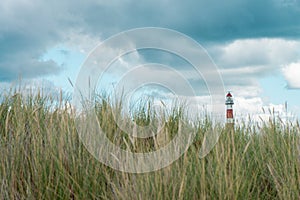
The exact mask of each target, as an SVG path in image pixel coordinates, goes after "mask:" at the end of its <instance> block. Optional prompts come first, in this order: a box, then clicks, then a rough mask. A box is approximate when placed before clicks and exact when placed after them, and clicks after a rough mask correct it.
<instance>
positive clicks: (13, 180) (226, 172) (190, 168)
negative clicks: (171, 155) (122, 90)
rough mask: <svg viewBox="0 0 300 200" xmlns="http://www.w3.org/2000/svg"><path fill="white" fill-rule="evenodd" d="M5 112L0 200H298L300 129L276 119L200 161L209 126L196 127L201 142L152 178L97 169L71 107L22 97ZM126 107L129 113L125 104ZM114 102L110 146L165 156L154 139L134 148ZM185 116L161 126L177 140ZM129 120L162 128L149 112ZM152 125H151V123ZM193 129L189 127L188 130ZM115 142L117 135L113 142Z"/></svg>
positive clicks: (102, 110)
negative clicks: (158, 151)
mask: <svg viewBox="0 0 300 200" xmlns="http://www.w3.org/2000/svg"><path fill="white" fill-rule="evenodd" d="M2 99H3V100H2V102H1V104H0V199H205V198H207V199H258V198H259V199H298V198H299V194H300V163H299V162H300V160H299V155H300V154H299V149H298V146H299V133H300V127H299V124H289V123H288V122H287V123H284V122H282V121H280V120H279V119H272V118H271V119H270V121H269V122H264V123H262V124H258V125H251V126H250V125H246V124H236V125H235V128H234V130H232V129H230V128H228V127H225V126H220V127H219V128H218V130H219V131H221V132H222V134H221V136H220V139H219V141H218V143H217V144H216V146H215V147H214V148H213V150H212V151H211V152H210V153H209V154H208V155H207V156H206V157H204V158H203V159H199V156H198V155H199V154H198V153H199V149H200V147H201V143H202V140H203V137H204V135H205V134H206V132H207V130H209V129H211V128H212V127H211V126H212V123H211V121H210V120H209V119H206V120H199V121H198V122H195V123H194V124H193V125H191V126H190V129H191V130H192V131H193V132H194V133H195V134H196V137H195V141H194V143H193V145H191V146H190V147H189V149H188V151H186V152H185V153H184V155H183V156H181V157H180V158H179V159H178V160H177V161H175V162H174V163H172V164H171V165H170V166H168V167H165V168H163V169H161V170H158V171H154V172H150V173H145V174H129V173H125V172H120V171H115V170H113V169H111V168H109V167H107V166H105V165H103V164H102V163H100V162H98V161H97V160H96V159H95V158H94V157H93V156H92V155H91V154H90V153H89V152H88V151H87V150H86V149H85V147H84V145H83V144H82V143H81V141H80V139H79V136H78V134H77V131H76V124H75V115H74V113H73V112H72V110H71V109H70V106H69V104H68V102H65V101H63V100H62V99H61V98H59V97H57V98H53V97H49V96H41V95H35V96H29V97H28V96H27V97H24V96H22V95H20V94H18V93H15V94H12V95H8V96H3V97H2ZM119 106H120V107H121V106H122V105H121V104H119ZM120 107H119V108H118V105H117V104H114V105H112V104H111V103H110V101H108V99H105V100H101V101H98V102H97V104H96V112H97V117H98V119H99V121H100V124H101V126H102V128H104V129H105V132H106V133H107V136H108V138H109V139H110V140H111V141H112V142H114V143H115V144H117V145H119V146H121V147H122V148H124V149H130V150H131V151H135V152H145V151H146V152H147V151H153V150H155V149H157V148H159V147H160V146H159V144H158V145H157V141H156V139H155V138H146V139H139V140H138V139H137V140H136V141H135V142H134V143H133V142H132V141H130V138H128V135H127V134H126V133H125V132H123V131H122V130H120V129H119V128H118V126H117V125H116V123H115V121H114V118H113V117H114V116H112V110H113V109H120ZM183 110H184V108H181V107H179V108H175V109H174V110H173V112H171V113H170V114H169V115H165V116H164V117H161V118H159V120H162V123H165V128H164V130H163V132H164V133H165V134H166V135H167V136H168V138H172V137H173V135H174V133H176V132H177V131H178V120H179V119H182V120H186V121H187V118H186V117H185V112H184V111H183ZM140 111H143V112H140V113H139V112H138V111H137V112H136V113H134V114H133V115H132V116H133V117H127V118H126V116H123V117H124V121H126V120H132V118H133V120H136V121H137V123H139V124H143V123H144V124H146V125H147V124H149V121H151V120H158V118H157V115H156V114H155V112H154V111H151V110H149V109H148V108H145V110H140ZM150 119H151V120H150ZM186 124H188V122H186ZM114 134H115V135H114Z"/></svg>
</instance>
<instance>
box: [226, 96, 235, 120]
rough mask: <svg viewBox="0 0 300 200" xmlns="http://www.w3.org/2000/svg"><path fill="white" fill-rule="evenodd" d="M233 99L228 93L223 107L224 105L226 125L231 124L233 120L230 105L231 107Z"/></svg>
mask: <svg viewBox="0 0 300 200" xmlns="http://www.w3.org/2000/svg"><path fill="white" fill-rule="evenodd" d="M233 104H234V103H233V98H232V95H231V93H230V92H228V94H227V95H226V101H225V105H226V107H227V108H226V123H227V124H233V123H234V119H233V109H232V105H233Z"/></svg>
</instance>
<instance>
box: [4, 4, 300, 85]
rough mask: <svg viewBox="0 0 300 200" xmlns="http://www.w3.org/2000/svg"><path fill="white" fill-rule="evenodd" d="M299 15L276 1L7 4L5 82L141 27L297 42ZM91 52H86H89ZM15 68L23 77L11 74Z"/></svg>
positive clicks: (51, 68)
mask: <svg viewBox="0 0 300 200" xmlns="http://www.w3.org/2000/svg"><path fill="white" fill-rule="evenodd" d="M133 8H134V9H133ZM298 11H299V3H297V1H290V2H287V1H274V0H267V1H264V2H261V1H258V0H254V1H238V0H229V1H226V2H224V3H220V2H219V1H216V0H213V1H210V2H207V1H185V2H182V1H171V0H163V1H159V2H158V1H138V2H137V1H133V0H125V1H121V2H120V1H109V2H105V1H97V0H88V1H75V2H74V1H73V2H58V1H53V2H49V1H48V2H46V1H38V0H33V1H24V0H3V1H2V2H1V5H0V52H1V53H0V69H1V74H6V75H3V76H2V79H1V80H0V81H4V80H5V81H9V80H12V79H14V78H16V77H17V76H18V73H22V74H23V76H24V77H35V76H41V75H42V74H44V75H48V74H53V73H58V72H60V70H61V68H59V66H58V65H57V64H56V63H54V62H51V63H43V62H41V61H40V58H41V57H42V56H43V54H44V53H45V52H46V51H47V50H48V49H49V48H52V47H54V46H57V45H59V44H63V43H65V42H67V41H71V42H74V43H75V44H76V45H78V46H82V44H83V43H86V42H90V41H88V40H89V38H100V37H101V38H107V37H109V36H111V35H112V34H115V33H118V32H119V31H123V30H126V29H130V28H135V27H144V26H161V27H166V28H172V29H175V30H178V31H181V32H183V33H185V34H187V35H189V36H192V37H193V38H195V39H197V40H199V41H201V42H220V41H221V42H226V41H232V40H235V39H238V38H249V37H251V38H257V37H282V38H296V37H299V32H300V30H299V27H300V12H298ZM78 34H79V35H81V36H82V37H83V36H87V38H86V40H84V39H83V40H80V41H79V40H78V38H76V37H77V36H76V35H78ZM74 35H75V36H74ZM70 38H71V39H70ZM81 39H82V38H81ZM77 42H80V43H82V44H79V43H77ZM86 49H87V48H86V47H83V48H81V50H82V52H84V53H85V52H86ZM88 49H89V48H88ZM20 55H22V56H20ZM257 59H259V56H258V58H257ZM261 61H263V60H261ZM7 63H10V65H9V66H7ZM23 63H33V65H34V66H35V68H34V69H38V68H45V64H47V70H45V69H41V70H37V72H38V73H35V71H36V70H31V69H29V68H30V67H29V66H28V67H27V68H22V67H23ZM39 65H40V67H38V66H39ZM9 67H12V69H14V70H16V71H17V73H15V74H13V73H11V70H10V69H9ZM26 69H28V71H27V70H26ZM26 71H27V72H26Z"/></svg>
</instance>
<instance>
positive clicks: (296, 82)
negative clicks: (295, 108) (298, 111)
mask: <svg viewBox="0 0 300 200" xmlns="http://www.w3.org/2000/svg"><path fill="white" fill-rule="evenodd" d="M282 73H283V75H284V77H285V79H286V81H287V83H288V88H291V89H300V79H299V77H300V62H298V63H291V64H288V65H286V66H285V67H284V68H283V69H282Z"/></svg>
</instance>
